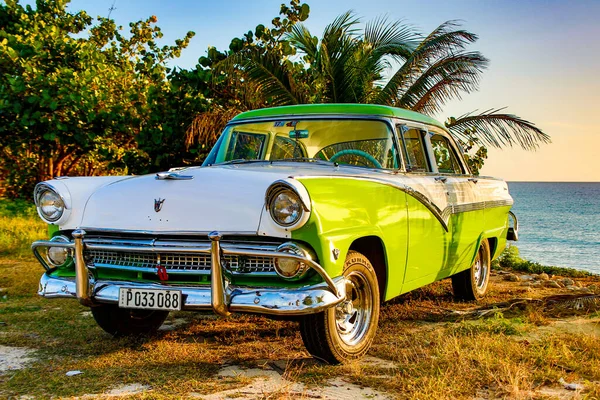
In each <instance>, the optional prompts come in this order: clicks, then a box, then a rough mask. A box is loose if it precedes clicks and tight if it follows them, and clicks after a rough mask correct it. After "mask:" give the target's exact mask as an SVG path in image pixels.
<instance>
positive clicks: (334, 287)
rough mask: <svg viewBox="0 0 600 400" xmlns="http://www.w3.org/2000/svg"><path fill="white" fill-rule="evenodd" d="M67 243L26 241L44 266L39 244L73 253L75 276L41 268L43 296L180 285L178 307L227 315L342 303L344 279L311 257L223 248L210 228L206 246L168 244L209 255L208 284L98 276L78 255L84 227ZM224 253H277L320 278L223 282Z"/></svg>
mask: <svg viewBox="0 0 600 400" xmlns="http://www.w3.org/2000/svg"><path fill="white" fill-rule="evenodd" d="M72 235H73V239H74V242H73V243H65V242H52V241H46V240H44V241H37V242H34V243H33V244H32V246H31V247H32V250H33V253H34V255H35V256H36V258H37V259H38V260H39V261H40V263H42V265H44V266H45V265H46V262H45V261H44V259H43V257H42V255H41V254H40V253H39V249H40V248H42V247H64V248H69V249H72V250H73V251H74V253H75V255H74V261H75V279H73V278H63V277H53V276H50V275H48V273H45V274H44V275H43V276H42V278H41V280H40V287H39V291H38V294H39V295H40V296H43V297H46V298H77V299H78V300H79V302H80V303H81V304H83V305H85V306H93V305H95V304H99V303H100V304H101V303H118V302H119V289H120V288H121V287H124V288H140V289H144V288H145V289H165V288H169V289H178V290H181V292H182V295H183V299H184V304H183V306H182V309H183V310H212V311H213V312H214V313H215V314H218V315H221V316H228V315H230V313H232V312H244V313H258V314H268V315H278V316H286V315H289V316H295V315H306V314H314V313H317V312H320V311H323V310H325V309H327V308H330V307H332V306H335V305H337V304H339V303H340V302H342V301H343V300H344V298H345V297H346V290H345V288H346V280H345V279H344V277H342V276H340V277H337V278H333V279H332V278H331V277H329V275H328V274H327V272H325V270H324V269H323V267H321V266H320V265H319V264H317V263H316V262H314V261H312V260H310V259H308V258H305V257H302V256H299V255H296V254H291V253H284V252H274V251H261V250H249V249H236V248H235V247H231V248H229V247H228V248H223V247H221V245H220V241H221V235H220V234H219V233H218V232H211V233H210V234H209V235H208V237H209V239H210V240H211V244H210V246H205V247H201V246H198V247H188V246H186V247H171V246H169V247H168V251H169V252H172V253H201V254H210V256H211V274H210V276H211V279H210V287H206V286H197V287H196V286H189V285H171V284H160V283H141V282H132V281H116V280H110V281H108V280H98V281H96V280H95V279H94V277H93V275H92V274H91V273H90V271H89V269H88V266H87V264H86V263H85V260H84V257H83V250H84V247H85V246H87V245H86V243H85V241H84V236H85V231H83V230H81V229H78V230H75V231H73V234H72ZM89 247H90V248H93V249H98V250H109V251H129V252H148V251H150V252H159V251H163V250H164V248H161V247H150V248H148V247H135V246H121V245H114V244H93V245H89ZM224 255H238V256H257V257H277V258H288V259H294V260H298V261H302V262H303V263H305V264H306V265H308V266H309V267H310V268H312V269H314V270H315V271H316V272H317V273H318V274H319V275H320V276H321V278H322V279H323V283H318V284H314V285H310V286H304V287H298V288H272V287H270V288H265V287H245V286H244V287H234V286H232V285H230V284H229V280H228V279H227V276H226V273H225V272H224V271H223V266H222V263H221V259H222V257H223V256H224Z"/></svg>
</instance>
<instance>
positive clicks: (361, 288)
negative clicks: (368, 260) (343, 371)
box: [335, 271, 373, 346]
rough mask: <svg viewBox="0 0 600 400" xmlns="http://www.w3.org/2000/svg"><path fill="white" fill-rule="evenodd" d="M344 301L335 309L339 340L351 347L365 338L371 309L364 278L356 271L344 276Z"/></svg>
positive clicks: (371, 305) (370, 294)
mask: <svg viewBox="0 0 600 400" xmlns="http://www.w3.org/2000/svg"><path fill="white" fill-rule="evenodd" d="M346 279H347V281H346V300H344V301H342V302H341V303H340V304H338V305H337V307H336V308H335V319H336V328H337V332H338V334H339V336H340V339H341V340H342V341H343V342H344V343H345V344H347V345H349V346H353V345H356V344H358V343H360V341H361V340H362V339H363V338H364V337H365V335H366V333H367V331H368V328H369V323H370V321H371V313H372V308H373V302H372V292H371V288H370V286H369V284H368V283H367V279H366V277H365V276H364V275H363V274H361V273H359V272H356V271H352V272H351V273H350V274H348V276H346Z"/></svg>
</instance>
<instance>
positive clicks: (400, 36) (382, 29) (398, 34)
mask: <svg viewBox="0 0 600 400" xmlns="http://www.w3.org/2000/svg"><path fill="white" fill-rule="evenodd" d="M418 38H419V37H418V35H417V33H416V32H415V30H414V28H413V27H412V26H410V25H407V24H405V23H404V21H402V20H398V21H391V22H390V21H388V19H387V18H386V17H380V18H376V19H374V20H373V21H369V22H367V24H366V26H365V30H364V34H363V37H362V40H363V41H364V45H365V46H367V47H368V48H369V49H371V51H372V52H373V53H374V54H376V57H378V58H382V57H384V56H388V55H389V56H393V57H394V58H396V59H402V60H404V59H407V58H408V57H410V55H411V54H412V51H413V50H414V49H415V48H416V46H417V45H418V44H419V42H418Z"/></svg>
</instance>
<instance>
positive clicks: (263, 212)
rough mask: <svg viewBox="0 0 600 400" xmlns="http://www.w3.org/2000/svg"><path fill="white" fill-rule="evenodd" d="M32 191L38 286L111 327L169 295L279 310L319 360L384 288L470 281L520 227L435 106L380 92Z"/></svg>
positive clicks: (182, 300)
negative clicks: (133, 172) (434, 114)
mask: <svg viewBox="0 0 600 400" xmlns="http://www.w3.org/2000/svg"><path fill="white" fill-rule="evenodd" d="M35 201H36V204H37V207H38V212H39V215H40V217H41V218H42V219H43V220H44V221H46V222H48V223H49V224H51V228H52V229H51V231H52V232H53V233H52V238H51V239H50V240H46V241H38V242H35V243H33V245H32V247H33V251H34V254H35V256H36V257H37V258H38V260H39V261H40V263H41V264H42V265H43V266H44V268H45V269H46V272H45V273H44V274H43V276H42V278H41V281H40V287H39V294H40V295H41V296H44V297H46V298H73V299H78V300H79V302H80V303H81V304H84V305H86V306H89V307H91V311H92V314H93V316H94V318H95V319H96V321H97V322H98V324H99V325H100V327H102V328H103V329H104V330H106V331H107V332H109V333H111V334H113V335H127V334H143V333H149V332H152V331H155V330H156V329H158V328H159V326H160V325H161V324H162V323H163V321H164V320H165V318H166V317H167V315H168V313H169V311H173V310H198V311H212V312H214V313H216V314H218V315H221V316H228V315H230V313H255V314H262V315H265V316H269V317H276V318H289V319H294V320H297V321H298V322H299V324H300V331H301V333H302V339H303V340H304V343H305V345H306V348H307V349H308V351H309V352H310V353H311V354H313V355H314V356H316V357H318V358H320V359H323V360H326V361H328V362H331V363H339V362H344V361H346V360H351V359H356V358H358V357H361V356H363V355H364V354H365V353H366V352H367V351H368V349H369V347H370V345H371V343H372V341H373V338H374V337H375V333H376V330H377V323H378V319H379V310H380V304H381V303H382V302H384V301H386V300H390V299H392V298H394V297H396V296H398V295H401V294H403V293H406V292H409V291H411V290H413V289H416V288H419V287H422V286H424V285H427V284H429V283H432V282H435V281H438V280H440V279H444V278H448V277H451V278H452V285H453V288H454V293H455V295H456V297H457V298H459V299H464V300H477V299H479V298H481V297H482V296H484V294H485V292H486V289H487V287H488V281H489V274H490V262H491V260H492V259H494V258H495V257H498V255H499V254H500V253H501V252H502V251H503V249H504V248H505V245H506V241H507V239H508V240H516V236H517V226H516V218H514V216H512V217H510V214H511V213H510V208H511V205H512V203H513V200H512V198H511V196H510V195H509V193H508V188H507V185H506V183H505V182H504V181H502V180H499V179H495V178H488V177H479V176H473V175H471V174H470V173H469V170H468V168H467V165H465V163H464V161H463V157H462V155H461V150H460V148H459V147H457V145H456V143H455V142H454V140H453V139H452V137H451V136H450V134H449V133H448V131H447V130H446V129H445V128H444V126H443V125H442V124H440V123H439V122H437V121H435V120H433V119H431V118H429V117H427V116H424V115H421V114H418V113H414V112H411V111H407V110H403V109H398V108H392V107H386V106H378V105H358V104H323V105H299V106H288V107H278V108H269V109H262V110H255V111H249V112H245V113H242V114H240V115H238V116H237V117H235V118H234V119H233V120H231V121H230V122H229V124H228V125H227V127H226V128H225V131H224V132H223V134H222V135H221V136H220V138H219V140H218V141H217V143H216V144H215V146H214V148H213V149H212V151H211V152H210V154H209V156H208V158H207V159H206V161H205V162H204V164H203V165H202V166H201V167H190V168H184V169H175V170H170V171H167V172H161V173H158V174H152V175H145V176H115V177H75V178H71V177H69V178H56V179H53V180H50V181H46V182H42V183H40V184H38V185H37V187H36V189H35Z"/></svg>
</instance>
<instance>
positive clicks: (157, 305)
mask: <svg viewBox="0 0 600 400" xmlns="http://www.w3.org/2000/svg"><path fill="white" fill-rule="evenodd" d="M181 301H182V299H181V290H166V289H137V288H119V307H121V308H141V309H144V310H168V311H175V310H181Z"/></svg>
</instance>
